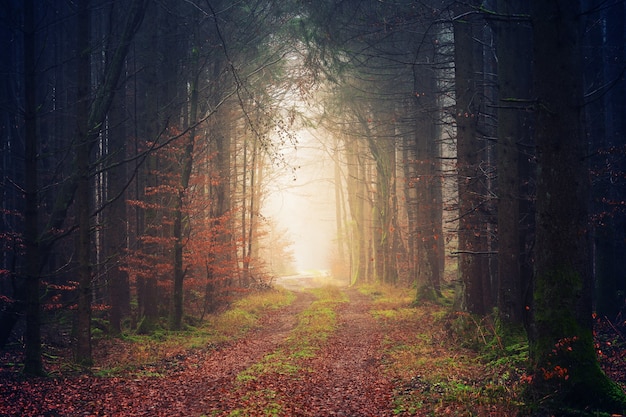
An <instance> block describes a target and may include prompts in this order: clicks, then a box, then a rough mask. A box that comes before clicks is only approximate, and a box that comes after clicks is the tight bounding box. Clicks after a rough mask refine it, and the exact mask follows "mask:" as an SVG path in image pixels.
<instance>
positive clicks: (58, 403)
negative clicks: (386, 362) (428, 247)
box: [0, 289, 392, 416]
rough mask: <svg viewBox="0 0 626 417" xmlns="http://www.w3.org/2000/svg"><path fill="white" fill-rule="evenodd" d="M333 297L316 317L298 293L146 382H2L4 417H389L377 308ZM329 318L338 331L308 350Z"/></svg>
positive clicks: (167, 363) (308, 297)
mask: <svg viewBox="0 0 626 417" xmlns="http://www.w3.org/2000/svg"><path fill="white" fill-rule="evenodd" d="M336 291H338V292H341V294H342V295H341V296H342V297H343V301H342V302H334V303H327V304H321V305H320V306H318V310H315V309H313V310H311V308H312V305H315V301H316V300H318V298H317V297H316V296H315V295H314V294H313V293H311V292H307V291H303V292H296V299H295V301H294V302H293V303H292V304H290V305H289V306H287V307H283V308H281V309H279V310H274V311H272V312H270V313H269V314H267V315H265V316H264V317H262V318H261V322H260V323H259V326H258V327H256V328H255V329H253V330H251V331H250V332H248V333H247V334H246V335H245V336H244V337H243V338H241V339H238V340H236V341H233V342H230V343H228V344H225V345H223V346H220V347H218V348H210V349H200V350H193V351H187V352H185V353H184V354H181V355H178V356H176V357H173V358H170V359H168V360H164V361H162V362H159V363H158V364H153V365H150V366H148V367H146V368H145V369H144V371H143V372H144V373H143V374H142V375H139V376H138V375H134V376H133V375H131V376H116V377H109V378H107V377H95V376H90V375H81V376H70V377H62V378H56V379H50V378H41V379H28V380H15V381H11V382H10V383H6V384H5V383H3V382H2V381H0V394H1V395H0V416H8V415H18V414H19V415H22V416H257V415H261V416H333V415H334V416H386V415H391V412H390V402H391V392H392V386H391V383H390V382H389V381H388V380H387V379H386V378H385V377H384V375H383V369H382V364H381V359H382V349H383V345H382V343H383V338H384V333H383V331H382V329H381V327H380V325H379V324H377V321H376V320H375V319H374V318H373V317H372V316H371V315H370V314H369V308H370V305H371V301H370V299H369V297H367V296H365V295H362V294H360V293H358V292H357V291H356V290H352V289H341V290H336ZM346 299H349V302H345V301H346ZM324 314H327V315H328V317H332V318H333V326H332V329H333V330H332V331H330V332H329V334H328V337H327V338H324V339H323V340H321V339H320V340H317V341H314V342H306V343H309V345H306V343H304V345H306V346H304V345H303V344H302V342H303V340H301V339H302V338H305V339H307V338H313V339H315V338H316V332H315V330H314V329H313V328H310V327H311V326H314V325H315V324H314V321H315V320H316V318H315V317H316V315H320V316H323V315H324ZM307 323H311V326H309V325H308V324H307ZM298 329H300V330H298ZM303 329H304V330H303ZM302 331H304V332H305V333H302ZM298 332H300V333H298ZM306 332H309V333H306ZM302 346H304V347H302ZM298 349H300V350H298ZM5 410H7V411H8V410H12V411H10V412H8V413H5ZM13 411H15V412H17V413H18V414H15V413H14V412H13Z"/></svg>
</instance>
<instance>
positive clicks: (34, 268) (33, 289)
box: [24, 0, 44, 375]
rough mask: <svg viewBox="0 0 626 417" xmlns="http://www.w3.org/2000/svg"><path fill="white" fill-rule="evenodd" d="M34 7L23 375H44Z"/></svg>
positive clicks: (28, 72) (29, 15) (28, 65)
mask: <svg viewBox="0 0 626 417" xmlns="http://www.w3.org/2000/svg"><path fill="white" fill-rule="evenodd" d="M34 8H35V5H34V1H33V0H26V1H25V2H24V91H25V108H24V122H25V131H24V194H25V210H24V248H25V258H26V262H25V268H26V271H25V274H24V275H25V281H26V291H25V295H26V300H25V301H26V335H25V336H26V337H25V343H26V346H25V348H26V349H25V354H24V373H26V374H28V375H43V373H44V370H43V363H42V359H41V330H40V326H41V319H40V303H39V284H40V279H39V236H38V225H39V216H38V198H37V197H38V179H37V175H38V171H37V151H38V143H37V142H38V141H37V102H36V89H35V70H36V64H35V10H34Z"/></svg>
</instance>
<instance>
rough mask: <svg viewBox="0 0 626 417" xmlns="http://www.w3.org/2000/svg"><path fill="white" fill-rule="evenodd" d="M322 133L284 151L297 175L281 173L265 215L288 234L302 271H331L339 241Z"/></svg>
mask: <svg viewBox="0 0 626 417" xmlns="http://www.w3.org/2000/svg"><path fill="white" fill-rule="evenodd" d="M317 133H318V132H308V131H306V130H302V131H300V132H298V133H297V136H298V141H299V144H298V146H297V147H296V148H287V149H284V150H283V152H284V153H285V158H286V160H287V162H288V163H289V164H290V165H291V166H293V167H295V168H296V171H295V173H293V172H288V171H286V170H284V169H278V170H277V171H278V172H277V173H278V174H279V175H277V177H276V179H275V180H274V181H273V182H272V184H270V185H269V187H270V191H269V195H268V198H267V202H266V208H267V209H266V210H263V212H264V215H266V216H268V217H271V218H273V219H274V220H275V221H276V223H277V224H278V226H279V228H286V229H287V230H288V237H289V238H290V239H291V240H292V241H293V247H292V249H293V251H294V258H295V263H296V265H295V267H296V269H297V270H298V271H305V270H327V269H329V268H330V259H331V256H332V250H333V248H334V244H333V242H334V241H335V240H336V224H335V219H334V213H335V196H334V185H333V161H332V159H331V158H329V156H328V155H327V152H326V150H325V143H324V142H325V141H327V140H329V139H327V138H325V137H323V136H318V135H317Z"/></svg>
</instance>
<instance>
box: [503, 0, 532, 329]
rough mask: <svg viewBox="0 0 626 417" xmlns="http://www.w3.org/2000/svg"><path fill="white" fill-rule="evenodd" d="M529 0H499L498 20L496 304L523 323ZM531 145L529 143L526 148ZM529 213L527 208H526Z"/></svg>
mask: <svg viewBox="0 0 626 417" xmlns="http://www.w3.org/2000/svg"><path fill="white" fill-rule="evenodd" d="M528 12H529V11H528V10H527V6H525V5H524V4H523V3H515V2H510V1H507V0H499V2H498V13H499V14H501V15H505V16H506V17H505V19H506V20H504V21H501V22H497V54H498V86H499V103H498V105H499V107H498V143H497V159H498V168H497V169H498V213H499V215H498V277H499V291H498V302H497V305H498V309H499V312H500V316H501V318H502V319H503V320H505V321H507V322H510V323H514V324H519V323H521V322H522V315H523V312H524V305H525V303H524V299H523V295H522V290H523V288H526V286H527V285H528V280H529V277H527V276H523V275H522V274H523V271H524V270H525V269H523V268H522V262H523V261H524V253H525V242H526V239H525V235H524V232H525V230H526V229H524V228H522V222H524V220H523V218H522V216H521V214H522V213H523V209H522V207H523V206H525V205H526V204H525V203H526V202H525V200H524V197H523V195H522V194H523V189H522V187H523V186H522V184H523V182H524V181H527V180H528V179H527V178H526V177H525V174H527V173H528V172H529V169H528V162H527V161H528V159H529V158H528V157H527V156H526V153H525V148H524V145H528V144H529V143H530V142H531V139H530V132H531V126H530V117H529V115H528V106H529V105H530V102H529V100H530V98H531V87H532V86H531V83H532V80H531V68H530V65H531V53H532V51H531V44H530V43H529V42H528V40H529V39H531V35H532V33H531V28H530V25H529V24H528V22H526V21H522V20H519V18H518V19H516V18H515V17H514V16H523V15H527V14H528ZM526 149H528V148H526ZM524 214H527V213H524Z"/></svg>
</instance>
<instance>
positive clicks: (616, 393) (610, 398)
mask: <svg viewBox="0 0 626 417" xmlns="http://www.w3.org/2000/svg"><path fill="white" fill-rule="evenodd" d="M580 15H581V13H580V8H579V6H578V3H576V2H574V3H572V2H570V1H566V0H550V1H546V0H533V1H532V2H531V18H532V24H533V38H534V39H535V42H534V68H533V69H534V74H535V94H536V97H537V100H538V101H537V113H536V115H537V128H536V142H537V157H538V162H537V163H538V174H537V215H536V219H537V235H536V243H535V247H536V256H535V288H534V303H533V323H532V327H531V331H530V333H529V338H530V360H531V365H532V370H533V372H534V378H533V383H532V386H531V392H532V393H533V394H534V395H535V396H536V397H535V398H537V399H544V398H550V400H549V401H550V404H547V405H548V407H550V408H557V409H563V408H570V407H575V408H580V409H588V408H593V409H598V410H602V411H607V412H616V413H621V412H623V411H624V410H626V396H625V395H624V393H623V391H622V390H621V388H620V387H619V386H618V385H617V384H615V383H613V382H612V381H610V380H609V379H608V378H607V377H606V376H605V375H604V373H603V372H602V371H601V369H600V367H599V365H598V360H597V357H596V352H595V349H594V346H593V335H592V323H591V268H590V257H589V251H588V248H589V236H588V210H587V205H588V198H589V184H588V172H587V170H586V169H585V168H586V163H585V161H586V158H585V156H586V151H587V142H586V138H585V135H584V131H583V127H582V105H583V100H582V98H583V96H582V94H583V85H582V57H581V44H580V33H579V29H580V21H579V18H580Z"/></svg>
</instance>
